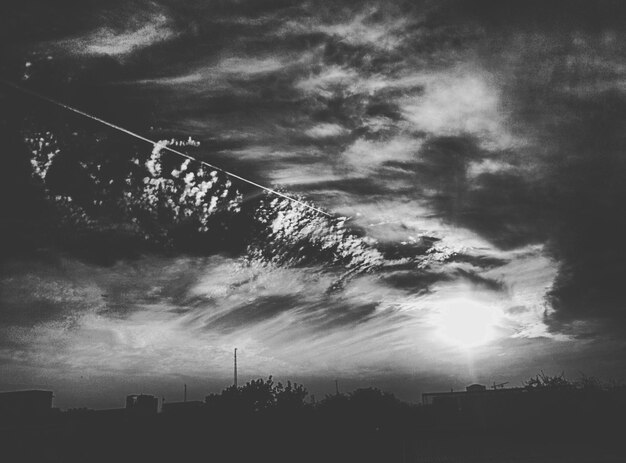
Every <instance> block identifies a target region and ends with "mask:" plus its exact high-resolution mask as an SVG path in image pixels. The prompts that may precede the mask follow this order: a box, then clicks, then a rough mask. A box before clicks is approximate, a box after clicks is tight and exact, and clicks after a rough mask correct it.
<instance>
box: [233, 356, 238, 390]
mask: <svg viewBox="0 0 626 463" xmlns="http://www.w3.org/2000/svg"><path fill="white" fill-rule="evenodd" d="M233 384H234V385H235V387H237V348H236V347H235V368H234V381H233Z"/></svg>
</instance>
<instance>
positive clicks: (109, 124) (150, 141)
mask: <svg viewBox="0 0 626 463" xmlns="http://www.w3.org/2000/svg"><path fill="white" fill-rule="evenodd" d="M0 82H1V83H3V84H5V85H7V86H9V87H11V88H14V89H15V90H18V91H20V92H23V93H26V94H28V95H31V96H34V97H36V98H39V99H41V100H44V101H47V102H48V103H52V104H54V105H56V106H60V107H61V108H64V109H67V110H68V111H71V112H73V113H76V114H80V115H81V116H83V117H86V118H88V119H91V120H93V121H96V122H99V123H101V124H104V125H106V126H108V127H111V128H112V129H115V130H119V131H120V132H123V133H125V134H127V135H130V136H131V137H135V138H137V139H139V140H142V141H145V142H146V143H150V144H151V145H153V146H155V147H159V148H160V149H164V150H167V151H169V152H171V153H174V154H176V155H178V156H182V157H183V158H185V159H189V160H191V161H194V162H197V163H199V164H202V165H204V166H207V167H210V168H211V169H214V170H217V171H219V172H222V173H223V174H226V175H228V176H229V177H232V178H236V179H237V180H240V181H242V182H244V183H247V184H249V185H252V186H255V187H257V188H260V189H262V190H265V191H267V192H268V193H272V194H274V195H276V196H280V197H281V198H284V199H287V200H289V201H291V202H294V203H296V204H300V205H301V206H304V207H306V208H308V209H311V210H313V211H315V212H318V213H320V214H323V215H325V216H326V217H332V215H331V214H329V213H327V212H324V211H323V210H321V209H318V208H317V207H314V206H311V205H310V204H307V203H305V202H303V201H300V200H298V199H296V198H292V197H291V196H287V195H286V194H283V193H281V192H279V191H276V190H273V189H272V188H268V187H266V186H263V185H260V184H258V183H256V182H253V181H252V180H248V179H247V178H244V177H242V176H240V175H237V174H235V173H233V172H230V171H228V170H226V169H222V168H221V167H218V166H215V165H213V164H210V163H208V162H206V161H202V160H200V159H197V158H194V157H193V156H189V155H188V154H186V153H183V152H182V151H178V150H175V149H174V148H170V147H169V146H167V145H161V144H159V143H158V142H156V141H154V140H150V139H149V138H146V137H143V136H141V135H139V134H138V133H135V132H132V131H130V130H128V129H125V128H124V127H120V126H119V125H115V124H113V123H111V122H108V121H105V120H104V119H100V118H99V117H97V116H94V115H93V114H89V113H86V112H84V111H81V110H80V109H77V108H74V107H73V106H69V105H67V104H65V103H61V102H60V101H57V100H54V99H52V98H50V97H47V96H45V95H42V94H40V93H37V92H34V91H32V90H28V89H26V88H24V87H21V86H19V85H17V84H14V83H13V82H9V81H6V80H0Z"/></svg>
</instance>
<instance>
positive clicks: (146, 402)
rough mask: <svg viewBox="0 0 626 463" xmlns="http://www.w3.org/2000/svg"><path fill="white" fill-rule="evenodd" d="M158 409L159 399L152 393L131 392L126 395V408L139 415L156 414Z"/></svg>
mask: <svg viewBox="0 0 626 463" xmlns="http://www.w3.org/2000/svg"><path fill="white" fill-rule="evenodd" d="M158 409H159V399H157V398H156V397H154V396H152V395H146V394H139V395H136V394H133V395H129V396H126V410H127V411H130V412H131V413H136V414H140V415H152V414H156V413H157V411H158Z"/></svg>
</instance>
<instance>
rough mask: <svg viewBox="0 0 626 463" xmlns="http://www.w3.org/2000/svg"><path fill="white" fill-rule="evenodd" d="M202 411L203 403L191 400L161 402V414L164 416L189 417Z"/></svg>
mask: <svg viewBox="0 0 626 463" xmlns="http://www.w3.org/2000/svg"><path fill="white" fill-rule="evenodd" d="M203 409H204V402H201V401H199V400H192V401H188V402H163V406H162V407H161V412H162V413H164V414H166V415H170V416H173V415H189V414H195V413H199V412H201V411H202V410H203Z"/></svg>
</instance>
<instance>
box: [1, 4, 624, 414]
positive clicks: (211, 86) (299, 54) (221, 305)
mask: <svg viewBox="0 0 626 463" xmlns="http://www.w3.org/2000/svg"><path fill="white" fill-rule="evenodd" d="M2 8H4V9H6V10H7V11H6V13H7V14H4V13H3V14H2V15H0V16H2V18H3V19H2V20H1V21H2V24H0V26H2V32H1V34H2V42H3V45H2V47H1V49H0V53H1V54H2V57H3V60H2V61H3V64H2V78H3V79H4V80H8V81H11V82H13V83H16V84H18V85H20V86H22V87H24V88H27V89H31V90H34V91H37V92H39V93H43V94H45V95H47V96H51V97H54V98H56V99H58V100H61V101H63V102H66V103H68V104H72V105H74V106H76V107H79V108H80V109H81V110H84V111H86V112H90V113H92V114H95V115H97V116H99V117H103V118H106V119H107V120H110V121H111V122H113V123H115V124H119V125H122V126H124V127H127V128H129V129H131V130H135V131H137V132H139V133H141V134H142V135H143V136H146V137H148V138H150V139H153V140H177V144H176V149H180V150H182V151H184V152H186V153H189V154H190V155H192V156H193V157H195V158H197V159H202V160H204V161H206V162H209V163H211V164H213V165H216V166H220V167H223V168H225V169H228V170H230V171H232V172H236V173H237V174H238V175H240V176H243V177H245V178H249V179H251V180H253V181H255V182H258V183H261V184H263V185H266V186H268V187H272V188H277V189H280V191H281V192H283V193H284V194H287V195H292V196H297V197H298V198H300V199H301V200H303V201H307V202H308V203H309V204H311V205H314V206H315V207H317V208H322V209H323V210H324V211H327V213H328V214H330V215H331V216H332V217H331V218H328V217H326V216H323V215H320V214H318V213H316V212H315V211H312V210H310V209H307V208H306V207H304V206H301V205H297V204H294V203H290V202H289V201H287V200H284V199H281V198H278V197H272V195H264V194H262V192H261V191H259V190H258V189H255V188H254V187H251V186H250V185H247V184H245V183H242V182H240V181H238V180H236V179H233V178H228V177H227V176H225V175H224V174H223V173H221V172H219V171H210V169H207V168H206V167H204V168H203V167H201V166H200V165H199V164H197V163H194V162H191V163H190V162H187V163H183V162H182V159H180V158H176V157H175V156H173V155H172V154H171V153H167V152H166V151H165V150H163V149H162V145H159V146H157V147H153V146H150V145H149V144H145V143H144V144H142V143H141V142H138V141H136V140H132V139H130V137H128V136H127V135H124V134H120V133H115V131H114V130H112V129H111V128H108V127H104V126H102V125H98V124H96V123H93V122H90V121H87V120H84V119H81V118H80V117H77V116H75V115H71V114H70V113H69V112H67V111H64V110H62V109H59V108H55V107H54V106H53V105H51V104H49V103H46V102H41V101H40V102H37V101H35V99H34V98H33V97H32V96H28V95H25V94H23V93H21V94H20V93H19V92H17V91H16V90H15V89H10V88H7V87H6V86H4V87H2V88H1V89H0V98H1V99H2V106H3V108H4V109H3V110H2V113H1V115H0V120H1V121H2V130H3V138H4V139H5V140H7V142H6V143H5V148H4V151H5V169H3V170H4V171H5V172H4V173H3V178H2V183H3V188H4V189H5V190H6V191H5V192H3V199H2V201H3V202H2V205H3V209H4V210H5V214H4V217H5V218H6V221H5V223H4V224H3V230H4V232H5V233H6V236H7V237H8V238H7V239H4V240H3V246H2V267H1V269H0V307H1V308H0V369H1V370H0V371H2V374H1V375H0V388H2V389H5V390H10V389H22V388H45V389H50V390H54V391H55V397H56V398H55V403H56V404H57V406H60V407H62V408H68V407H77V406H90V407H94V408H103V407H114V406H121V405H122V404H123V398H124V396H125V395H126V394H131V393H139V392H144V393H152V394H155V395H157V396H159V397H166V398H167V399H168V400H170V401H171V400H177V399H180V398H181V397H182V390H183V384H187V385H188V386H189V396H190V397H191V398H197V399H201V398H203V397H204V395H206V394H208V393H209V392H216V391H219V390H221V389H222V388H223V387H225V386H227V385H229V384H230V383H231V381H232V353H233V349H234V348H235V347H236V348H238V360H239V378H240V382H241V381H242V380H243V381H245V380H249V379H254V378H258V377H267V376H269V375H274V377H275V378H278V379H284V380H287V379H291V380H296V381H298V382H302V383H304V384H305V385H306V386H308V388H309V390H310V391H311V392H312V393H314V394H315V395H316V396H317V397H323V395H324V394H327V393H331V392H333V391H334V389H335V379H338V380H339V383H340V385H341V388H342V389H343V390H346V391H347V390H350V389H354V388H357V387H369V386H373V387H380V388H382V389H384V390H386V391H389V392H392V393H394V394H396V395H397V396H398V397H399V398H401V399H403V400H407V401H411V402H419V401H420V400H421V393H423V392H432V391H436V390H449V389H451V388H453V389H462V388H464V387H465V386H467V385H469V384H472V383H477V382H478V383H483V384H492V383H494V382H496V383H502V382H509V384H510V385H522V384H523V382H524V381H525V380H527V379H529V378H530V377H532V376H534V375H536V374H537V373H539V372H540V371H544V372H546V373H548V374H560V373H561V372H564V373H565V374H566V375H567V376H568V377H570V378H573V379H575V378H577V377H578V376H579V375H580V374H581V373H584V374H586V375H595V376H599V377H601V378H603V379H606V380H609V379H616V380H624V379H626V378H624V376H623V372H624V366H625V364H626V340H625V339H624V334H625V333H626V312H625V309H626V307H624V296H623V289H622V288H623V284H622V281H623V278H624V277H625V276H626V242H624V240H623V236H625V233H626V220H625V218H624V215H623V204H624V200H625V199H626V183H624V182H623V179H624V176H625V175H626V158H625V157H624V148H626V138H625V135H624V134H625V133H626V130H624V129H625V128H626V61H625V58H624V56H626V54H625V53H624V51H625V50H624V46H625V45H624V44H626V41H625V40H624V33H625V31H624V26H623V25H624V24H626V23H625V22H624V21H622V19H624V13H626V11H625V8H624V7H623V6H621V5H620V4H619V3H618V2H612V1H608V0H607V1H585V0H577V1H574V2H565V1H559V0H552V1H543V2H539V1H532V0H529V1H522V0H517V1H500V2H496V1H495V0H494V1H492V0H466V1H461V0H457V1H452V0H446V1H427V0H423V1H418V2H403V1H392V2H356V1H347V0H344V1H335V2H324V1H308V2H298V1H288V0H281V1H279V0H273V1H270V0H257V1H253V0H239V1H227V0H222V1H199V0H185V1H173V0H159V1H139V0H133V1H126V2H121V1H109V2H104V1H97V0H91V1H88V2H84V1H83V2H77V1H72V0H64V1H61V2H55V5H50V4H49V2H43V1H39V2H38V1H29V2H7V3H6V6H3V7H2Z"/></svg>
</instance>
